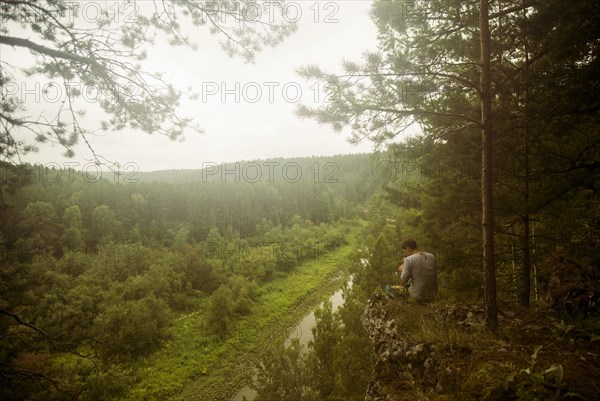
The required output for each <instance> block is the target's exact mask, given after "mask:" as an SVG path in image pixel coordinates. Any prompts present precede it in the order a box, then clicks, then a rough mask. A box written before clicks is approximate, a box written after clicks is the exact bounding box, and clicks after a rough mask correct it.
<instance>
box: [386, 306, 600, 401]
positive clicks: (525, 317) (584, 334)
mask: <svg viewBox="0 0 600 401" xmlns="http://www.w3.org/2000/svg"><path fill="white" fill-rule="evenodd" d="M384 308H385V309H386V311H387V312H388V316H389V319H391V320H394V321H395V323H396V325H397V327H398V329H399V332H400V337H401V338H402V339H406V340H407V341H408V342H409V343H412V344H428V345H431V349H436V350H443V352H437V355H436V356H435V358H436V359H435V360H436V361H437V363H438V364H439V366H438V367H437V369H434V370H435V371H436V372H439V374H440V378H431V377H419V375H418V373H417V374H415V373H414V372H411V371H410V370H408V369H407V370H406V371H405V372H404V373H402V372H399V374H398V382H397V383H387V386H388V387H389V388H393V387H395V388H396V390H395V391H394V392H396V394H392V395H391V396H392V398H390V399H394V400H404V399H407V400H408V399H413V400H444V401H464V400H486V401H492V400H493V401H501V400H523V401H525V400H549V399H554V400H597V399H600V358H599V356H600V330H599V329H600V324H598V320H595V319H585V320H583V319H578V320H573V319H572V320H568V321H567V320H565V319H561V318H560V317H558V316H557V315H556V314H555V313H553V312H552V311H551V310H549V309H545V308H543V307H540V308H538V309H536V308H533V307H532V308H531V309H523V308H520V307H518V306H515V305H501V307H500V310H501V312H500V322H501V328H500V332H499V333H490V332H488V331H486V330H485V328H484V326H483V324H482V317H483V308H482V306H481V305H478V304H469V305H466V304H451V303H448V302H444V301H438V302H436V303H434V304H431V305H427V306H420V305H417V304H407V303H406V301H405V300H400V301H389V302H388V303H387V304H386V305H385V306H384ZM440 355H441V357H440ZM440 358H441V360H440ZM559 365H560V366H559ZM448 368H449V369H448ZM429 371H431V370H429ZM447 372H451V373H450V375H451V376H452V377H450V378H449V377H447V374H446V373H447ZM444 375H446V377H444V378H443V380H442V376H444ZM559 376H560V378H559ZM436 380H437V381H438V383H440V382H441V383H443V384H444V386H443V387H438V388H437V389H436V388H435V385H432V384H431V383H432V382H433V383H435V382H436Z"/></svg>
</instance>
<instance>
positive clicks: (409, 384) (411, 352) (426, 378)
mask: <svg viewBox="0 0 600 401" xmlns="http://www.w3.org/2000/svg"><path fill="white" fill-rule="evenodd" d="M408 308H423V309H422V311H423V312H424V313H426V314H431V315H437V316H438V317H441V318H442V320H444V319H448V320H452V321H454V322H458V323H459V324H462V325H471V324H473V325H474V324H476V321H477V320H479V317H478V316H479V315H480V312H481V311H477V310H475V309H474V310H469V309H468V308H467V307H462V308H461V307H458V306H452V305H447V306H445V307H443V308H441V310H439V311H438V310H434V309H431V308H430V307H421V306H417V305H413V304H408V303H406V302H395V301H392V302H389V299H388V298H386V297H385V296H380V295H376V296H374V297H373V298H371V299H370V300H369V302H368V304H367V307H366V309H365V313H364V316H363V324H364V325H365V327H366V329H367V330H368V332H369V337H370V339H371V341H372V343H373V372H372V380H371V383H370V384H369V386H368V388H367V394H366V398H365V400H366V401H383V400H414V390H416V389H417V388H419V389H424V388H425V389H428V390H429V391H431V392H437V393H444V392H445V391H447V390H448V389H450V388H454V387H455V384H456V383H454V382H455V380H456V377H457V374H456V369H457V367H456V364H455V363H453V360H454V359H455V358H457V356H459V355H460V354H468V353H470V349H468V348H466V347H458V349H457V348H454V349H452V347H451V344H448V343H444V342H442V341H439V340H436V339H431V338H429V339H428V338H414V336H407V335H405V334H407V333H406V331H404V330H403V328H402V327H400V325H399V320H397V319H395V318H394V317H393V316H392V315H397V314H400V313H402V309H405V310H407V309H408ZM427 308H430V309H429V310H428V309H427ZM438 321H439V320H438ZM403 394H405V395H403Z"/></svg>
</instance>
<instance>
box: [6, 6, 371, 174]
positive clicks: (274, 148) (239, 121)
mask: <svg viewBox="0 0 600 401" xmlns="http://www.w3.org/2000/svg"><path fill="white" fill-rule="evenodd" d="M370 3H371V2H370V1H368V0H358V1H357V0H354V1H320V2H318V3H317V1H299V2H297V4H299V5H301V7H302V15H301V16H300V17H299V21H298V30H297V31H296V32H295V33H294V34H292V36H290V37H288V38H286V39H285V40H284V42H283V43H281V44H280V45H278V46H276V47H275V48H267V49H265V50H264V51H263V52H262V53H259V54H258V56H257V57H256V62H255V63H254V64H245V63H244V62H243V60H242V59H241V58H239V57H234V58H230V57H229V56H227V55H226V54H225V52H224V51H223V50H222V49H221V48H220V46H219V45H218V42H217V38H216V37H215V36H213V35H208V34H204V33H201V32H200V30H199V31H198V32H199V33H198V34H199V35H202V36H201V40H198V39H197V40H196V41H197V42H198V43H199V45H200V46H199V48H198V50H197V51H195V52H194V51H192V50H190V49H188V48H182V47H178V48H169V47H166V46H165V47H161V46H157V47H156V48H155V49H154V50H153V51H151V52H150V54H149V57H148V60H147V62H145V66H147V68H146V69H147V70H150V71H152V72H154V71H163V72H165V73H166V76H167V77H169V80H170V81H171V82H172V83H173V84H174V85H175V86H176V87H178V88H181V89H186V88H188V87H189V86H191V87H192V88H193V89H194V90H195V91H197V92H199V93H200V94H201V96H200V98H199V99H197V100H194V101H192V100H190V101H186V102H185V104H182V108H181V111H182V115H183V116H193V117H194V118H195V119H196V121H197V122H198V123H199V125H200V126H201V127H202V128H203V129H204V131H205V133H204V134H200V135H198V134H193V133H191V134H188V135H186V138H185V141H184V142H177V141H170V140H169V139H167V138H166V137H163V136H160V135H152V136H150V135H147V134H144V133H141V132H139V133H136V132H132V131H131V130H124V131H122V132H116V133H110V134H106V135H104V136H93V137H91V138H90V140H91V142H92V146H93V147H94V149H95V151H96V152H97V153H98V154H100V155H102V156H104V157H106V158H108V159H110V160H111V161H113V162H118V163H120V164H121V165H123V164H125V163H135V164H136V165H137V166H138V168H139V170H140V171H153V170H162V169H183V168H186V169H187V168H189V169H196V168H202V164H203V163H224V162H231V161H238V160H253V159H265V158H271V157H280V156H281V157H295V156H311V155H334V154H342V153H357V152H368V151H370V150H371V148H372V144H371V143H368V142H365V143H361V144H359V145H351V144H349V143H348V142H347V141H346V139H347V138H348V136H349V135H348V132H346V133H343V134H337V133H335V132H334V131H333V130H332V129H331V128H330V127H329V126H319V125H317V124H316V123H315V122H313V121H311V120H300V119H299V118H297V117H296V116H295V115H294V113H293V111H294V108H295V107H296V105H297V104H295V103H293V102H291V101H290V98H294V97H297V98H299V102H298V103H303V104H307V105H309V104H314V100H313V99H314V97H315V95H316V94H318V96H319V97H320V99H319V103H322V102H323V101H324V98H323V92H322V91H315V90H311V89H310V88H309V86H310V85H311V84H313V83H310V82H305V81H304V80H303V79H302V78H300V77H299V76H298V75H297V73H296V71H295V70H296V69H297V68H299V67H301V66H303V65H307V64H316V65H318V66H320V67H322V68H323V69H324V70H325V71H330V72H332V71H333V72H340V71H341V67H340V66H341V62H342V60H344V59H346V60H353V61H358V60H359V59H360V58H361V56H362V53H363V52H364V51H366V50H374V49H375V48H376V43H377V41H376V28H375V26H374V24H373V22H372V21H371V19H370V18H369V16H368V9H369V7H370ZM317 10H318V11H319V15H318V16H317V15H316V11H317ZM326 21H328V22H326ZM4 50H6V49H4ZM5 56H8V52H6V53H5ZM8 57H10V56H8ZM265 82H266V83H269V84H267V85H265ZM236 84H237V85H239V86H238V87H237V88H239V90H236ZM286 85H287V88H288V91H287V93H286V92H284V91H283V87H284V86H286ZM298 85H301V91H300V92H297V91H296V89H297V88H298ZM269 87H271V88H272V89H269ZM222 88H227V89H229V90H231V91H232V92H229V93H228V94H226V95H224V93H223V92H222V91H221V89H222ZM244 88H246V91H244ZM313 88H315V89H316V87H313ZM257 89H260V90H261V91H262V94H261V95H260V98H259V100H258V101H256V102H255V103H253V102H252V100H253V98H256V97H257V95H258V92H257ZM209 91H212V92H215V91H216V92H217V93H214V94H212V93H211V92H209ZM270 91H272V99H269V97H270V96H269V95H270ZM235 93H237V94H238V96H239V99H237V101H236V98H235V96H236V95H235ZM223 96H225V97H224V98H223ZM271 100H272V101H271ZM89 128H91V127H89ZM86 156H87V157H88V158H89V156H90V153H89V151H88V152H86V149H85V147H84V146H83V145H80V146H79V151H78V152H77V155H76V157H75V158H74V159H65V158H63V157H62V156H61V149H60V148H58V147H51V146H41V147H40V152H39V153H37V154H31V155H29V156H27V158H26V160H27V161H29V162H32V163H58V164H59V165H62V163H64V162H68V161H75V162H80V163H82V164H85V163H86V162H87V161H86V160H85V157H86Z"/></svg>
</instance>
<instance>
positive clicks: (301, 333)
mask: <svg viewBox="0 0 600 401" xmlns="http://www.w3.org/2000/svg"><path fill="white" fill-rule="evenodd" d="M348 287H352V277H350V279H349V280H348ZM342 294H343V290H342V289H341V288H340V289H339V290H337V291H336V292H335V293H334V294H333V295H332V296H331V297H329V301H330V302H331V305H332V307H333V311H334V312H335V311H336V310H337V309H338V308H339V307H340V306H342V305H343V304H344V298H343V297H342ZM321 306H323V303H321V304H319V307H321ZM314 326H315V312H314V310H313V311H312V312H311V313H309V314H308V315H306V316H305V317H304V319H302V320H301V321H300V323H298V325H297V326H296V327H295V328H294V329H293V330H292V333H291V334H290V335H289V337H288V338H287V339H286V340H285V344H286V346H288V345H290V344H291V342H292V340H294V339H296V338H297V339H299V340H300V345H302V346H303V347H304V348H305V349H306V348H307V347H308V342H309V341H310V340H311V339H312V328H313V327H314ZM244 397H245V398H244ZM255 397H256V391H254V390H253V389H251V388H250V386H246V387H243V388H241V389H240V391H238V393H237V394H236V395H235V396H234V397H233V398H232V399H231V401H244V399H245V400H247V401H252V400H254V398H255Z"/></svg>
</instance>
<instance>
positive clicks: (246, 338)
mask: <svg viewBox="0 0 600 401" xmlns="http://www.w3.org/2000/svg"><path fill="white" fill-rule="evenodd" d="M359 232H360V226H359V225H357V227H356V228H354V229H353V230H351V231H350V232H349V233H348V234H347V235H346V240H347V241H348V243H347V244H346V245H344V246H341V247H339V248H338V249H336V250H334V251H333V252H330V253H328V254H323V255H319V256H318V257H316V258H314V260H311V261H309V262H306V263H303V264H301V265H300V266H298V267H297V268H296V269H295V270H294V272H292V273H291V274H289V275H287V276H285V277H282V278H278V279H276V280H273V281H272V282H269V283H266V284H264V285H263V286H261V288H260V292H261V294H262V295H261V297H260V299H259V300H258V302H257V303H256V304H255V305H254V306H253V307H252V314H251V315H250V316H248V317H246V318H243V319H241V320H239V321H238V322H236V324H235V327H233V328H232V330H231V331H230V335H228V337H227V338H226V340H225V341H223V342H221V343H215V342H214V340H213V339H212V338H211V337H210V336H208V335H206V330H205V325H204V322H205V321H206V319H205V316H204V314H203V313H201V312H196V313H191V314H189V315H186V316H183V317H181V318H180V319H178V320H177V321H176V323H175V324H174V327H173V329H172V331H173V338H172V339H171V341H169V342H168V343H167V344H166V345H165V347H164V348H163V349H161V350H160V351H159V352H157V353H156V354H154V355H152V356H151V357H149V358H147V359H146V360H144V361H143V362H142V363H141V364H140V366H138V367H137V370H138V372H141V373H142V374H141V375H140V376H141V377H143V378H142V379H141V380H140V381H139V382H137V383H136V384H135V385H134V386H133V387H132V388H131V390H130V391H129V392H128V394H127V395H126V396H125V397H123V398H122V400H128V401H129V400H158V399H168V400H171V401H183V400H189V401H221V400H228V399H230V398H231V397H233V396H234V395H235V394H236V392H237V391H238V390H239V389H240V388H242V387H244V386H245V385H247V384H249V383H250V381H251V379H252V374H253V371H254V370H253V366H254V364H255V363H256V362H257V361H258V360H260V358H261V357H262V356H263V355H264V354H265V351H266V350H268V348H269V346H271V345H272V344H275V343H277V342H279V341H283V340H284V339H285V338H286V337H287V336H288V335H289V334H290V331H291V330H292V328H293V327H295V325H296V324H297V322H298V321H299V320H300V319H302V318H303V317H304V316H305V315H306V314H307V313H309V312H310V311H311V310H312V309H314V307H315V306H317V305H318V304H319V303H320V302H321V301H323V300H324V299H325V298H327V296H330V295H331V294H333V293H334V292H335V291H336V290H338V289H339V288H340V287H341V286H342V285H343V283H344V282H345V280H347V278H348V275H349V273H348V263H347V261H348V259H349V256H350V254H351V252H352V251H353V250H354V249H355V247H356V245H355V244H356V237H357V235H358V233H359ZM201 309H203V308H201Z"/></svg>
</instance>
